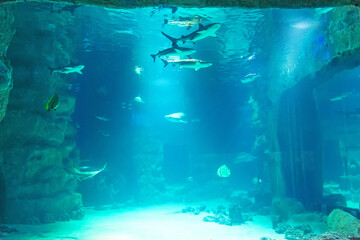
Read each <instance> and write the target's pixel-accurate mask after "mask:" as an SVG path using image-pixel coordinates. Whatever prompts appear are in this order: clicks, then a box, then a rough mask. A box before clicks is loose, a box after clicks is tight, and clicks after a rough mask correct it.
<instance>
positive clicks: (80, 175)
mask: <svg viewBox="0 0 360 240" xmlns="http://www.w3.org/2000/svg"><path fill="white" fill-rule="evenodd" d="M106 166H107V163H105V164H104V166H103V167H102V168H101V169H99V170H96V171H80V170H79V169H77V168H76V167H73V168H72V169H70V174H72V175H74V176H76V178H77V179H78V180H79V181H83V180H85V179H89V178H92V177H94V176H95V175H97V174H99V173H101V172H102V171H104V169H105V168H106Z"/></svg>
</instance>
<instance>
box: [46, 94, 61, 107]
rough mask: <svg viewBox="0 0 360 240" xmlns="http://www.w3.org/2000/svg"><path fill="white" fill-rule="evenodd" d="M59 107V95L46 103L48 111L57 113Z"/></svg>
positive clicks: (53, 96)
mask: <svg viewBox="0 0 360 240" xmlns="http://www.w3.org/2000/svg"><path fill="white" fill-rule="evenodd" d="M58 106H59V96H58V95H57V94H54V95H52V96H51V98H50V99H49V100H48V101H47V103H46V111H50V110H54V111H56V109H57V107H58Z"/></svg>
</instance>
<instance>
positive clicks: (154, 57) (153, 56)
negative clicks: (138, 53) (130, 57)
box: [150, 54, 156, 62]
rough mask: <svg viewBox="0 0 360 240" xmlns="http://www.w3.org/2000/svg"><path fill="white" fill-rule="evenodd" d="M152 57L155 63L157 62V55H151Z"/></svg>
mask: <svg viewBox="0 0 360 240" xmlns="http://www.w3.org/2000/svg"><path fill="white" fill-rule="evenodd" d="M150 56H151V57H152V58H153V59H154V62H155V60H156V55H155V54H151V55H150Z"/></svg>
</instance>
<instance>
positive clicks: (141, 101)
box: [134, 95, 145, 103]
mask: <svg viewBox="0 0 360 240" xmlns="http://www.w3.org/2000/svg"><path fill="white" fill-rule="evenodd" d="M134 102H137V103H145V102H144V100H142V98H141V97H140V95H139V96H137V97H135V98H134Z"/></svg>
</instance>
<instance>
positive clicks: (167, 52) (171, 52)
mask: <svg viewBox="0 0 360 240" xmlns="http://www.w3.org/2000/svg"><path fill="white" fill-rule="evenodd" d="M195 52H196V50H195V49H192V48H185V47H179V46H178V45H177V44H173V46H172V47H171V48H167V49H164V50H161V51H159V52H158V53H156V54H151V55H150V56H151V57H152V58H153V59H154V62H155V60H156V57H158V58H163V57H173V56H178V57H183V56H189V55H191V54H194V53H195Z"/></svg>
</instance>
